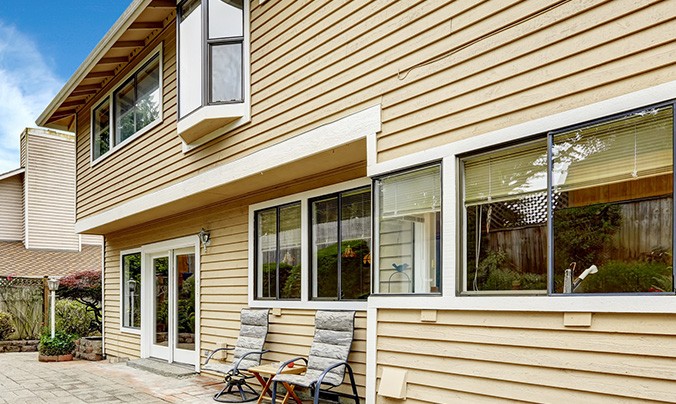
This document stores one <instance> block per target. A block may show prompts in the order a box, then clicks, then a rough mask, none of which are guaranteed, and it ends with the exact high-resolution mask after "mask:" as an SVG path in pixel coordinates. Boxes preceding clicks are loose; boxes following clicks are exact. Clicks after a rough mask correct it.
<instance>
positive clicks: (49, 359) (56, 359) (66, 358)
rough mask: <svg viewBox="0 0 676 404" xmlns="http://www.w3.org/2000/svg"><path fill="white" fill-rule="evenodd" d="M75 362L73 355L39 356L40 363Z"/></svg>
mask: <svg viewBox="0 0 676 404" xmlns="http://www.w3.org/2000/svg"><path fill="white" fill-rule="evenodd" d="M72 360H73V354H65V355H43V354H38V361H40V362H68V361H72Z"/></svg>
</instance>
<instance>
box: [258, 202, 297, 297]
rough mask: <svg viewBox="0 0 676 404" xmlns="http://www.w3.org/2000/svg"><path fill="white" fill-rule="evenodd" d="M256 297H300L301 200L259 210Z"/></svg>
mask: <svg viewBox="0 0 676 404" xmlns="http://www.w3.org/2000/svg"><path fill="white" fill-rule="evenodd" d="M255 220H256V297H257V298H259V299H300V285H301V272H300V271H301V256H300V254H301V245H300V243H301V209H300V203H293V204H290V205H284V206H278V207H274V208H271V209H265V210H261V211H258V212H256V218H255Z"/></svg>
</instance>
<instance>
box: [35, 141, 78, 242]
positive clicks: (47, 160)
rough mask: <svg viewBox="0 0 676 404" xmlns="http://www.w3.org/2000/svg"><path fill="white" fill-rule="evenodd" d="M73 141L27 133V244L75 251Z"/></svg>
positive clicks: (76, 239) (76, 238) (76, 237)
mask: <svg viewBox="0 0 676 404" xmlns="http://www.w3.org/2000/svg"><path fill="white" fill-rule="evenodd" d="M74 153H75V143H74V142H73V140H72V139H70V140H69V139H66V138H60V137H58V136H52V135H50V136H41V135H36V134H31V133H29V134H28V136H27V145H26V173H25V177H24V182H25V187H26V191H25V192H26V198H27V202H26V224H25V225H26V228H27V233H28V237H27V240H26V241H27V243H28V244H27V247H28V248H39V249H56V250H77V249H78V248H79V237H78V235H77V234H75V227H74V225H75V194H74V190H75V178H74V175H75V162H74Z"/></svg>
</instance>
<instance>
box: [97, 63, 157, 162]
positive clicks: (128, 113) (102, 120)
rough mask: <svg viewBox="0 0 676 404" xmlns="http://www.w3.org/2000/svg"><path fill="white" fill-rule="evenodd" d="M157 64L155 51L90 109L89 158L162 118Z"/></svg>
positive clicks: (107, 151)
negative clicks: (90, 139)
mask: <svg viewBox="0 0 676 404" xmlns="http://www.w3.org/2000/svg"><path fill="white" fill-rule="evenodd" d="M161 65H162V64H161V55H160V52H156V53H154V54H153V55H152V56H150V57H149V58H147V59H146V60H145V61H144V62H143V63H142V64H141V68H140V69H138V70H137V71H135V72H133V73H132V74H130V75H129V76H128V77H127V78H125V80H123V81H122V83H121V84H120V85H118V86H117V87H116V88H115V89H114V90H113V91H111V92H110V93H109V94H108V95H107V96H106V97H105V98H104V99H103V100H102V101H100V102H99V103H98V105H97V106H95V107H94V108H93V109H92V150H91V153H92V161H96V160H97V159H99V158H100V157H102V156H105V155H106V154H108V153H109V152H111V151H113V150H115V149H116V148H117V147H120V146H121V145H122V144H124V143H126V142H127V141H128V140H129V139H131V138H133V137H134V136H136V135H140V134H141V133H143V132H145V131H147V130H149V129H150V128H151V127H153V126H155V125H156V124H157V123H159V122H161V121H162V91H161V89H162V85H161V83H162V74H161V71H162V68H161ZM111 106H112V108H111Z"/></svg>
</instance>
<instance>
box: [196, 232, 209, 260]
mask: <svg viewBox="0 0 676 404" xmlns="http://www.w3.org/2000/svg"><path fill="white" fill-rule="evenodd" d="M197 236H198V237H199V238H200V242H201V243H202V248H204V253H205V254H206V253H207V246H208V245H209V244H211V232H209V231H207V230H204V228H202V231H200V232H199V234H198V235H197Z"/></svg>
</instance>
